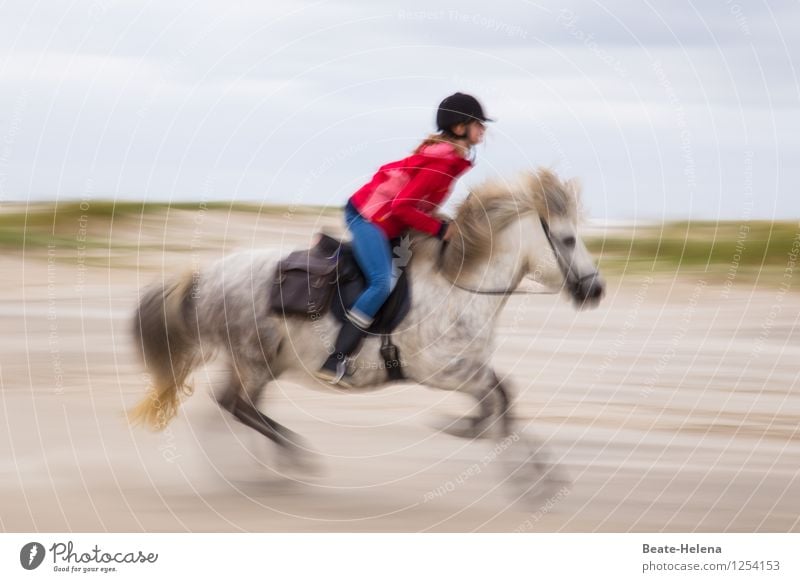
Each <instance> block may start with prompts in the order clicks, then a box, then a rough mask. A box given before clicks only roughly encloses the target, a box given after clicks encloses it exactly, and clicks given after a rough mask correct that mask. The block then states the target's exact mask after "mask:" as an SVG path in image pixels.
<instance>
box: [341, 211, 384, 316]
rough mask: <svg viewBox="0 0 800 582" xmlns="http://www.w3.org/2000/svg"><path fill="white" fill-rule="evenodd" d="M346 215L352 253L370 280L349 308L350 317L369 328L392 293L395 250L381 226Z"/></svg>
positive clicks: (355, 216)
mask: <svg viewBox="0 0 800 582" xmlns="http://www.w3.org/2000/svg"><path fill="white" fill-rule="evenodd" d="M347 214H348V216H347V218H348V227H349V228H350V231H351V232H352V233H353V252H354V254H355V256H356V261H358V265H359V267H361V271H362V272H363V273H364V277H365V278H366V279H367V287H366V289H364V291H363V292H362V293H361V295H360V296H359V297H358V299H356V302H355V303H354V304H353V306H352V307H351V308H350V313H349V316H350V319H351V320H353V321H354V323H356V324H357V325H358V326H359V327H362V328H365V329H366V328H367V327H369V326H370V325H371V324H372V320H373V318H374V317H375V314H376V313H377V312H378V310H379V309H380V308H381V306H382V305H383V304H384V303H385V302H386V299H387V298H388V297H389V293H391V285H392V247H391V245H390V244H389V240H388V239H387V238H386V235H385V234H384V233H383V231H382V230H381V229H380V228H379V227H378V226H376V225H374V224H372V223H371V222H369V221H368V220H366V219H364V218H363V217H361V216H360V215H358V213H355V212H352V211H351V212H348V213H347Z"/></svg>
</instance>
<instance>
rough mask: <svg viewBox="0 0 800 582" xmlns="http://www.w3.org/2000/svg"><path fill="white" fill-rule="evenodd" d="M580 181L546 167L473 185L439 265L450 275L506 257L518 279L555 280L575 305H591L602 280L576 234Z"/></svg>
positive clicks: (551, 282)
mask: <svg viewBox="0 0 800 582" xmlns="http://www.w3.org/2000/svg"><path fill="white" fill-rule="evenodd" d="M579 218H580V186H579V184H578V182H577V181H576V180H568V181H566V182H562V181H561V180H560V179H559V178H558V176H557V175H556V174H555V173H554V172H552V171H551V170H549V169H542V168H540V169H539V170H537V171H535V172H528V173H525V174H523V175H522V176H521V178H520V179H519V180H515V181H513V182H511V181H499V180H498V181H492V182H487V183H485V184H482V185H480V186H478V187H476V188H474V189H473V190H472V191H471V192H470V195H469V196H468V197H467V198H466V199H465V200H464V202H462V203H461V205H460V206H459V208H458V211H457V212H456V216H455V219H454V222H455V225H456V227H457V233H458V234H456V236H454V237H453V239H452V241H451V243H450V245H449V248H448V249H447V252H446V253H445V254H444V256H443V261H442V264H441V267H442V269H443V271H444V273H445V275H446V276H448V277H449V278H451V279H453V280H455V279H456V278H459V277H461V276H462V275H463V274H464V273H468V272H469V271H470V270H471V269H473V268H475V269H478V268H480V267H481V266H482V265H484V266H485V265H486V264H487V261H510V262H511V263H513V264H514V267H515V271H516V272H517V273H518V277H517V280H515V281H513V282H512V283H513V284H518V283H519V281H520V280H521V279H522V278H523V277H524V276H528V277H531V278H533V279H534V280H536V281H538V282H541V283H545V284H548V285H552V286H559V287H561V288H562V289H563V291H564V292H565V293H567V294H568V295H569V296H570V297H571V299H572V300H573V301H574V302H575V305H576V306H577V307H580V308H583V307H591V306H595V305H596V304H597V303H598V302H599V301H600V299H601V298H602V296H603V294H604V292H605V283H604V282H603V280H602V278H601V277H600V274H599V272H598V270H597V268H596V267H595V264H594V259H593V258H592V256H591V255H590V254H589V251H588V250H587V249H586V245H584V243H583V241H582V240H581V238H580V236H579V234H578V223H579Z"/></svg>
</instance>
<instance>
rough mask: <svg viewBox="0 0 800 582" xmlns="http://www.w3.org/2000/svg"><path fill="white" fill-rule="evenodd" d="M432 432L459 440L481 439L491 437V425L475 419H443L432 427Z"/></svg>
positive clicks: (468, 417) (469, 417)
mask: <svg viewBox="0 0 800 582" xmlns="http://www.w3.org/2000/svg"><path fill="white" fill-rule="evenodd" d="M432 427H433V429H434V430H437V431H439V432H443V433H445V434H449V435H451V436H454V437H458V438H461V439H481V438H487V437H489V436H491V433H492V431H491V425H490V424H489V423H487V422H481V421H480V420H479V419H478V418H476V417H471V416H465V417H461V418H456V417H444V418H442V419H441V420H439V421H436V422H434V423H433V425H432Z"/></svg>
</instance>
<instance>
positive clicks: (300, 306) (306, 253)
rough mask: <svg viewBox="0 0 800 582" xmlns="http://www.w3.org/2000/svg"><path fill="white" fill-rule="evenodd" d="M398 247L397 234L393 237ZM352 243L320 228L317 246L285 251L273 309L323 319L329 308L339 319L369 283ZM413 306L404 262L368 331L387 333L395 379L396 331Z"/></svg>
mask: <svg viewBox="0 0 800 582" xmlns="http://www.w3.org/2000/svg"><path fill="white" fill-rule="evenodd" d="M391 242H392V248H394V246H395V243H396V242H397V240H396V239H395V240H393V241H391ZM366 286H367V281H366V278H365V277H364V275H363V273H362V272H361V269H360V267H359V266H358V262H357V261H356V258H355V253H354V252H353V248H352V246H351V244H350V243H349V242H347V241H342V240H339V239H336V238H333V237H331V236H329V235H327V234H324V233H320V234H319V239H318V241H317V243H316V245H314V246H313V247H311V248H309V249H303V250H299V251H294V252H293V253H290V254H289V255H287V256H286V257H284V258H283V259H282V260H281V261H280V262H279V263H278V265H277V267H276V269H275V273H274V274H273V279H272V285H271V289H270V297H269V309H270V311H271V312H273V313H278V314H280V315H283V316H288V317H303V318H306V319H309V320H311V321H314V320H317V319H319V318H320V317H322V316H323V315H325V314H326V313H327V312H329V311H330V312H331V314H332V315H333V316H334V317H335V318H336V319H337V320H338V321H339V322H344V321H345V320H346V319H347V316H346V312H347V310H348V309H350V308H351V307H352V306H353V304H354V303H355V302H356V299H358V297H359V296H360V295H361V293H362V291H363V290H364V289H365V288H366ZM410 308H411V288H410V285H409V280H408V276H407V274H406V269H405V268H400V274H399V277H398V279H397V282H396V283H395V285H394V288H393V289H392V292H391V293H390V294H389V297H388V299H387V300H386V302H385V303H384V304H383V305H382V306H381V308H380V310H379V311H378V313H377V314H375V318H374V320H373V322H372V325H371V326H370V327H369V328H368V329H367V331H368V332H370V333H372V334H376V335H378V334H379V335H381V339H382V341H381V356H382V357H383V359H384V362H385V363H386V371H387V374H388V376H389V378H390V379H391V380H401V379H403V375H402V369H401V367H400V360H399V357H398V352H397V346H395V345H394V344H392V341H391V333H392V332H393V331H394V330H395V328H396V327H397V326H398V325H399V324H400V322H401V321H402V320H403V318H405V316H406V315H407V314H408V311H409V309H410Z"/></svg>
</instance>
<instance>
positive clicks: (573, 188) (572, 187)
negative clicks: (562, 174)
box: [564, 176, 583, 198]
mask: <svg viewBox="0 0 800 582" xmlns="http://www.w3.org/2000/svg"><path fill="white" fill-rule="evenodd" d="M564 185H565V186H566V187H567V189H568V190H569V191H570V192H571V193H572V194H573V195H574V196H575V197H576V198H579V197H580V195H581V190H583V184H582V183H581V179H580V178H578V177H577V176H574V177H572V178H570V179H569V180H567V181H566V182H564Z"/></svg>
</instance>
